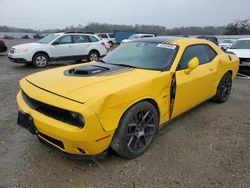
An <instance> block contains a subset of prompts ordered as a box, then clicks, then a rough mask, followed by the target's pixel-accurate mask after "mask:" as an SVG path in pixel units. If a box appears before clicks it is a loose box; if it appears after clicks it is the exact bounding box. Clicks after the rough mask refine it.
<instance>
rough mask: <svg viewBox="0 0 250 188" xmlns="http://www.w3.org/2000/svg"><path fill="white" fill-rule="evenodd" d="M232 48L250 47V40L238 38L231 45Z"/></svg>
mask: <svg viewBox="0 0 250 188" xmlns="http://www.w3.org/2000/svg"><path fill="white" fill-rule="evenodd" d="M231 49H250V40H238V41H236V42H235V43H234V44H233V45H232V46H231Z"/></svg>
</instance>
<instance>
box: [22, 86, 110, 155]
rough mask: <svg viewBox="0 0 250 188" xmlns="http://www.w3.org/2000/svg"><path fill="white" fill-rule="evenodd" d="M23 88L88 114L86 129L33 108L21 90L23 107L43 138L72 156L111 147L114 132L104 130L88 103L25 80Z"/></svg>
mask: <svg viewBox="0 0 250 188" xmlns="http://www.w3.org/2000/svg"><path fill="white" fill-rule="evenodd" d="M21 88H22V89H23V90H24V91H25V92H27V91H28V92H27V93H28V94H29V95H30V97H31V98H35V99H36V100H38V101H41V102H47V103H50V102H51V101H55V104H54V105H55V106H57V107H61V108H62V107H70V108H71V109H72V111H75V112H77V110H78V111H79V109H80V110H81V114H83V115H84V118H85V126H84V128H78V127H75V126H72V125H68V124H66V123H64V122H61V121H59V120H56V119H53V118H52V117H48V116H46V115H44V114H41V113H39V112H38V111H36V110H34V109H32V108H31V107H30V106H29V105H28V104H27V103H26V102H25V100H24V99H23V96H22V94H21V91H20V92H19V93H18V95H17V103H18V107H19V110H20V111H22V113H25V114H28V115H29V116H30V117H32V121H33V124H34V127H35V131H34V132H33V133H35V134H37V135H38V137H39V139H41V140H43V141H44V142H46V143H48V144H50V145H52V146H54V147H56V148H57V149H59V150H61V151H63V152H64V153H68V154H70V155H83V156H85V157H86V156H90V155H98V154H100V153H102V152H104V151H105V150H107V148H108V147H109V145H110V142H111V140H112V137H113V134H114V131H110V132H107V131H104V130H103V128H102V126H101V124H100V121H99V119H98V118H97V116H96V114H95V113H94V112H93V111H92V110H91V109H89V108H88V107H87V106H85V105H83V104H78V103H76V102H74V101H70V100H68V99H64V98H62V97H59V96H56V95H54V94H51V93H49V92H47V91H44V90H41V89H39V88H37V87H35V86H32V85H31V84H28V83H25V81H23V82H21Z"/></svg>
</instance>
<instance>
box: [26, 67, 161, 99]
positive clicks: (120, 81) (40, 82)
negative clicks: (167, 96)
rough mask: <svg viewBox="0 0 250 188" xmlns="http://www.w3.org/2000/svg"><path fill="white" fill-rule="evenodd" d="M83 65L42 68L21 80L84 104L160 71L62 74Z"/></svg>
mask: <svg viewBox="0 0 250 188" xmlns="http://www.w3.org/2000/svg"><path fill="white" fill-rule="evenodd" d="M86 65H88V64H84V65H74V66H67V67H61V68H56V69H51V70H47V71H42V72H39V73H35V74H32V75H30V76H27V77H26V78H25V79H26V80H27V81H28V82H30V83H31V84H33V85H35V86H36V87H39V88H41V89H44V90H46V91H49V92H51V93H54V94H57V95H61V96H64V97H67V98H70V99H73V100H76V101H79V102H81V103H84V102H86V101H87V100H89V99H91V98H93V97H95V96H97V95H105V94H109V93H114V92H115V91H117V90H119V89H123V88H124V87H129V86H131V85H133V84H138V83H140V82H143V81H146V80H149V79H153V78H155V77H156V76H157V75H159V74H160V71H152V70H143V69H133V68H125V69H122V70H119V71H114V72H110V73H107V74H102V75H96V76H95V75H93V76H86V77H83V76H69V75H65V71H67V70H69V69H72V68H74V67H77V66H86ZM90 65H91V64H90Z"/></svg>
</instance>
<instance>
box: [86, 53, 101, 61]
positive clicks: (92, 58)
mask: <svg viewBox="0 0 250 188" xmlns="http://www.w3.org/2000/svg"><path fill="white" fill-rule="evenodd" d="M99 57H100V56H99V53H98V52H96V51H91V52H89V55H88V61H98V60H99Z"/></svg>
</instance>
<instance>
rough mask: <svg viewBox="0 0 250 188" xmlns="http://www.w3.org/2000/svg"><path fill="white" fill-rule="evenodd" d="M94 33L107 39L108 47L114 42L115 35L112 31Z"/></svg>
mask: <svg viewBox="0 0 250 188" xmlns="http://www.w3.org/2000/svg"><path fill="white" fill-rule="evenodd" d="M96 35H97V36H98V37H100V38H102V39H104V40H107V41H108V43H109V45H110V47H112V46H113V45H114V44H116V40H115V35H114V34H113V33H96Z"/></svg>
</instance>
